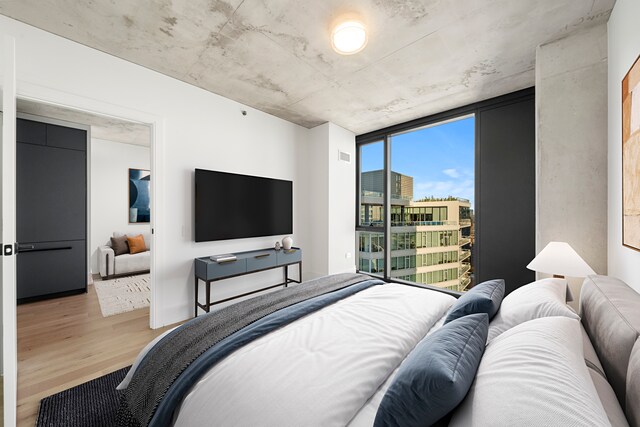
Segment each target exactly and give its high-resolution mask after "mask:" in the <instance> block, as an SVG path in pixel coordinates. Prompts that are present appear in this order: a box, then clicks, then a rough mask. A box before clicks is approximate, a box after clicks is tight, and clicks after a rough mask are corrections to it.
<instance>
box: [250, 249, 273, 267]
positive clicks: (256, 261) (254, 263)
mask: <svg viewBox="0 0 640 427" xmlns="http://www.w3.org/2000/svg"><path fill="white" fill-rule="evenodd" d="M261 255H264V256H261ZM275 266H276V254H275V253H274V252H273V251H272V252H265V253H264V254H256V255H254V256H252V257H249V258H247V271H256V270H263V269H265V268H270V267H275Z"/></svg>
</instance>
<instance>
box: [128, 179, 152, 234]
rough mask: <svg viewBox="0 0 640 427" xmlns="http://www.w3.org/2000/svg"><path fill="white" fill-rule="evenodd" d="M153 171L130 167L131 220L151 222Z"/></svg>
mask: <svg viewBox="0 0 640 427" xmlns="http://www.w3.org/2000/svg"><path fill="white" fill-rule="evenodd" d="M150 193H151V172H150V171H148V170H144V169H129V222H130V223H139V222H142V223H144V222H146V223H149V222H151V204H150Z"/></svg>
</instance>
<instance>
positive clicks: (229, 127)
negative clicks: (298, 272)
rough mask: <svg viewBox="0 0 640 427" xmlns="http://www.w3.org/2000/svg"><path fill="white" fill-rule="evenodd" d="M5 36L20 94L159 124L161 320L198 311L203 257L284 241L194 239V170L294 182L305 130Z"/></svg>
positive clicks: (100, 59) (235, 287) (70, 49)
mask: <svg viewBox="0 0 640 427" xmlns="http://www.w3.org/2000/svg"><path fill="white" fill-rule="evenodd" d="M0 35H10V36H14V37H15V38H16V49H17V52H16V61H17V80H18V95H19V96H20V95H23V96H24V95H28V96H30V97H33V98H37V99H41V100H45V101H50V102H56V103H59V104H62V105H71V106H78V107H82V108H85V109H88V110H92V111H96V112H100V113H106V114H110V115H114V116H121V117H125V118H131V119H136V120H141V118H142V117H149V118H150V119H151V118H153V120H155V121H156V123H157V124H158V126H157V127H156V129H155V131H156V133H157V135H159V142H160V148H159V150H160V151H158V152H156V153H155V154H154V155H155V156H158V158H159V159H160V160H159V162H160V165H159V166H160V167H161V169H162V177H161V178H159V179H158V180H157V181H156V182H155V185H156V186H157V189H158V193H157V194H156V202H157V203H158V204H159V206H157V212H156V213H155V215H156V220H157V221H158V223H157V225H158V228H157V229H156V235H155V237H156V246H155V247H154V253H155V256H156V260H155V263H156V264H155V265H156V270H155V272H156V277H155V278H154V280H155V286H156V289H157V300H156V301H155V302H156V326H162V325H167V324H171V323H174V322H177V321H180V320H184V319H187V318H189V317H191V316H193V297H194V279H193V259H194V258H195V257H198V256H205V255H211V254H217V253H225V252H235V251H241V250H250V249H254V248H261V247H272V246H273V243H274V242H275V240H276V239H281V238H282V237H283V236H275V237H265V238H253V239H241V240H233V241H225V242H210V243H195V242H194V237H193V203H194V182H193V181H194V178H193V173H194V169H195V168H203V169H213V170H220V171H230V172H237V173H242V174H251V175H259V176H266V177H272V178H279V179H287V180H292V181H294V187H295V186H297V183H296V181H297V170H298V169H297V168H296V166H295V165H296V161H297V157H298V146H299V144H301V143H303V142H305V141H306V138H307V137H308V133H309V132H308V130H307V129H304V128H302V127H300V126H297V125H294V124H291V123H289V122H286V121H284V120H281V119H278V118H275V117H273V116H270V115H268V114H265V113H262V112H260V111H257V110H254V109H252V108H248V107H246V106H243V105H241V104H238V103H236V102H233V101H231V100H228V99H226V98H223V97H220V96H217V95H215V94H212V93H210V92H207V91H204V90H202V89H199V88H196V87H194V86H190V85H188V84H186V83H183V82H180V81H178V80H175V79H172V78H170V77H167V76H164V75H161V74H159V73H156V72H153V71H151V70H148V69H146V68H143V67H140V66H137V65H134V64H132V63H129V62H127V61H124V60H120V59H118V58H115V57H112V56H110V55H107V54H105V53H102V52H99V51H96V50H93V49H90V48H87V47H85V46H81V45H79V44H76V43H74V42H71V41H69V40H66V39H63V38H61V37H57V36H54V35H52V34H49V33H46V32H44V31H41V30H38V29H36V28H33V27H30V26H28V25H25V24H23V23H20V22H17V21H14V20H12V19H9V18H7V17H4V16H0ZM242 109H244V110H247V111H248V114H247V115H246V116H243V115H242V114H241V113H240V111H241V110H242ZM156 177H158V175H157V174H156ZM298 194H299V193H298V192H297V191H296V195H298ZM300 203H301V201H300V200H298V197H295V200H294V241H295V240H296V236H295V234H296V233H297V232H298V229H299V227H300V226H301V223H302V219H301V218H300V215H299V213H298V209H299V204H300ZM305 259H306V255H305ZM280 279H281V272H277V271H274V272H271V273H264V274H260V275H256V276H255V277H250V278H238V279H233V280H230V281H227V282H220V283H217V284H215V286H214V287H213V292H212V294H213V298H215V299H217V298H224V297H225V296H229V295H231V294H235V293H239V292H243V291H245V290H248V289H255V288H257V287H258V286H260V285H263V284H265V283H274V282H273V281H274V280H280Z"/></svg>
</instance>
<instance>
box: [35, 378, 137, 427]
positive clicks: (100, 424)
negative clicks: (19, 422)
mask: <svg viewBox="0 0 640 427" xmlns="http://www.w3.org/2000/svg"><path fill="white" fill-rule="evenodd" d="M129 368H130V366H128V367H126V368H122V369H120V370H117V371H115V372H112V373H110V374H107V375H105V376H102V377H100V378H96V379H95V380H91V381H89V382H86V383H84V384H80V385H79V386H76V387H72V388H70V389H67V390H64V391H61V392H60V393H56V394H54V395H51V396H49V397H45V398H44V399H42V400H41V401H40V409H39V410H38V419H37V421H36V427H89V426H91V427H111V426H113V425H115V420H116V413H117V412H118V400H119V399H120V394H121V393H122V392H120V391H118V390H116V387H117V386H118V384H120V382H121V381H122V380H123V379H124V377H125V376H126V375H127V371H128V370H129Z"/></svg>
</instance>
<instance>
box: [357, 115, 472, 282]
mask: <svg viewBox="0 0 640 427" xmlns="http://www.w3.org/2000/svg"><path fill="white" fill-rule="evenodd" d="M389 141H390V144H391V168H390V169H391V170H390V175H391V176H390V178H391V183H390V184H391V185H390V187H389V191H390V192H391V207H390V211H391V223H390V231H391V241H390V243H389V245H387V244H386V243H385V241H384V220H385V215H384V199H385V197H384V180H385V171H384V142H383V141H380V142H374V143H370V144H363V145H360V206H359V208H360V215H359V231H358V233H357V239H358V269H359V270H360V271H362V272H369V273H372V274H378V275H380V276H388V277H391V278H398V279H403V280H408V281H411V282H415V283H420V284H428V285H431V286H437V287H441V288H447V289H451V290H454V291H465V290H468V289H469V288H471V287H472V286H473V285H474V269H473V258H474V257H473V243H474V228H475V222H474V195H475V180H474V162H475V120H474V117H473V116H467V117H464V118H461V119H458V120H455V121H450V122H445V123H440V124H436V125H432V126H428V127H424V128H420V129H415V130H412V131H409V132H404V133H401V134H397V135H392V136H391V137H390V138H389ZM387 246H388V250H390V252H391V253H390V255H391V258H390V259H391V264H390V265H389V266H385V265H384V258H385V256H384V252H385V249H386V248H387ZM387 270H388V271H387ZM385 272H386V273H387V274H385Z"/></svg>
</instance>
